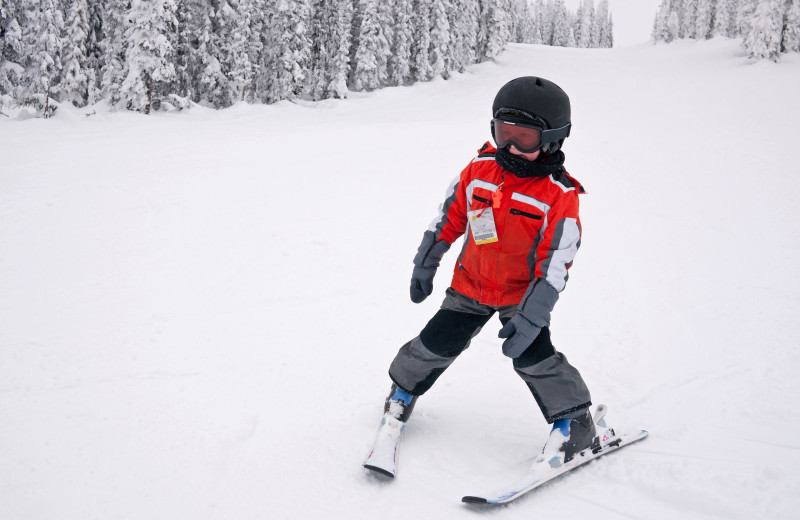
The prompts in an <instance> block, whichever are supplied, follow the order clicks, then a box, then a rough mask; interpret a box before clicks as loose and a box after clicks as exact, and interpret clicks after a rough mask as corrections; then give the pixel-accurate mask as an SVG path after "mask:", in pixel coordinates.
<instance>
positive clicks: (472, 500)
mask: <svg viewBox="0 0 800 520" xmlns="http://www.w3.org/2000/svg"><path fill="white" fill-rule="evenodd" d="M461 501H462V502H464V503H465V504H488V503H489V501H488V500H486V499H485V498H483V497H471V496H466V497H461Z"/></svg>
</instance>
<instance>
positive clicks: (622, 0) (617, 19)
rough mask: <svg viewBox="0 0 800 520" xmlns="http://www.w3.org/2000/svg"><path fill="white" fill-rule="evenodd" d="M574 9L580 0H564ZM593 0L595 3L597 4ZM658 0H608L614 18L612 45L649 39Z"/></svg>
mask: <svg viewBox="0 0 800 520" xmlns="http://www.w3.org/2000/svg"><path fill="white" fill-rule="evenodd" d="M565 2H566V4H567V7H568V8H570V9H571V10H572V11H575V10H576V9H577V8H578V6H579V5H580V3H581V0H565ZM597 3H598V2H597V0H595V5H596V4H597ZM660 3H661V2H660V0H608V6H609V9H610V10H611V14H612V16H613V20H614V46H615V47H624V46H626V45H636V44H639V43H644V42H647V41H649V40H650V33H651V32H652V30H653V20H654V19H655V16H656V11H657V10H658V6H659V4H660Z"/></svg>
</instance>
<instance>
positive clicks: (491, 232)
mask: <svg viewBox="0 0 800 520" xmlns="http://www.w3.org/2000/svg"><path fill="white" fill-rule="evenodd" d="M502 186H503V183H502V182H501V183H500V185H499V186H498V187H497V190H496V191H495V192H494V193H492V204H491V206H489V205H487V206H486V207H484V208H481V209H475V210H472V211H470V212H468V213H467V216H468V217H469V227H470V229H472V239H473V240H475V245H478V246H482V245H483V244H491V243H492V242H497V240H498V239H497V228H496V227H495V225H494V211H493V210H494V209H497V208H499V207H500V202H501V201H502V200H503V193H502V192H501V191H500V188H501V187H502Z"/></svg>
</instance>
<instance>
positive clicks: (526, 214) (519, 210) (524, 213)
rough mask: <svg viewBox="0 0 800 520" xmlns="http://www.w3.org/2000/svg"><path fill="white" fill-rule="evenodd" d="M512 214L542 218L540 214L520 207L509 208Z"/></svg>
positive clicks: (536, 218) (535, 218)
mask: <svg viewBox="0 0 800 520" xmlns="http://www.w3.org/2000/svg"><path fill="white" fill-rule="evenodd" d="M511 214H512V215H519V216H521V217H526V218H532V219H533V220H542V216H541V215H536V214H534V213H528V212H527V211H522V210H521V209H517V208H511Z"/></svg>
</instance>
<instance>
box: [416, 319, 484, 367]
mask: <svg viewBox="0 0 800 520" xmlns="http://www.w3.org/2000/svg"><path fill="white" fill-rule="evenodd" d="M491 317H492V315H491V314H489V315H482V314H469V313H466V312H458V311H452V310H449V309H440V310H439V312H437V313H436V314H434V316H433V318H431V320H430V321H429V322H428V324H427V325H425V328H424V329H422V332H420V333H419V339H420V340H422V344H423V345H425V347H426V348H427V349H428V350H430V351H431V352H433V353H434V354H436V355H438V356H442V357H455V356H457V355H459V354H461V352H462V351H463V350H464V349H465V348H466V347H467V344H468V343H469V340H470V339H472V337H473V336H474V335H475V332H476V331H478V330H480V328H481V327H483V326H484V325H485V324H486V322H487V321H489V318H491Z"/></svg>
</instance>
